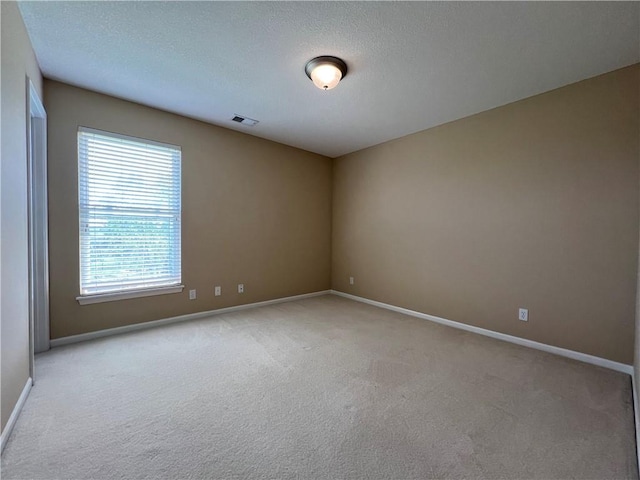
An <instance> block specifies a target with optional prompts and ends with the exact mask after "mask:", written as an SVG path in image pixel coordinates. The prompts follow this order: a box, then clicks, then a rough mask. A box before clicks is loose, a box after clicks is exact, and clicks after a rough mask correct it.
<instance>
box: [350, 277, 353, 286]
mask: <svg viewBox="0 0 640 480" xmlns="http://www.w3.org/2000/svg"><path fill="white" fill-rule="evenodd" d="M349 285H353V277H349Z"/></svg>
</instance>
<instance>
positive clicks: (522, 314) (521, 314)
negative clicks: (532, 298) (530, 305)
mask: <svg viewBox="0 0 640 480" xmlns="http://www.w3.org/2000/svg"><path fill="white" fill-rule="evenodd" d="M518 320H522V321H523V322H528V321H529V310H527V309H526V308H521V309H519V310H518Z"/></svg>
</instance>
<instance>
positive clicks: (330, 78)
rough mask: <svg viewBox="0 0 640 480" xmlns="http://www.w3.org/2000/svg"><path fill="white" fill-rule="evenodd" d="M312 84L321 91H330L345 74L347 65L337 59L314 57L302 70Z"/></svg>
mask: <svg viewBox="0 0 640 480" xmlns="http://www.w3.org/2000/svg"><path fill="white" fill-rule="evenodd" d="M304 70H305V72H306V73H307V76H308V77H309V78H310V79H311V80H312V81H313V84H314V85H315V86H316V87H318V88H320V89H322V90H331V89H332V88H334V87H335V86H336V85H338V83H340V80H342V79H343V78H344V77H345V75H346V74H347V64H346V63H344V62H343V61H342V60H340V59H339V58H337V57H316V58H314V59H313V60H309V62H308V63H307V65H306V66H305V68H304Z"/></svg>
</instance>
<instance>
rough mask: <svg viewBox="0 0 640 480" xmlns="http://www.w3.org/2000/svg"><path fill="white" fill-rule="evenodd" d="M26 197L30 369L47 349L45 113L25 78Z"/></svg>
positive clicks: (47, 275)
mask: <svg viewBox="0 0 640 480" xmlns="http://www.w3.org/2000/svg"><path fill="white" fill-rule="evenodd" d="M27 89H28V95H27V103H28V105H27V113H28V115H29V116H28V119H27V189H28V190H27V199H28V210H27V212H28V228H29V237H28V238H29V339H30V348H29V350H30V352H29V353H30V355H29V357H30V358H29V369H30V373H31V378H32V379H33V380H34V381H35V375H34V355H35V354H36V353H39V352H44V351H46V350H49V348H50V345H49V238H48V236H49V235H48V211H49V209H48V200H47V113H46V111H45V109H44V106H43V104H42V100H41V99H40V97H39V96H38V93H37V92H36V90H35V88H34V87H33V84H32V83H31V81H30V80H29V79H28V78H27Z"/></svg>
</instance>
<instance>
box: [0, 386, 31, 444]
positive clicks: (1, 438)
mask: <svg viewBox="0 0 640 480" xmlns="http://www.w3.org/2000/svg"><path fill="white" fill-rule="evenodd" d="M32 385H33V380H32V379H31V377H29V378H28V379H27V383H25V384H24V388H23V389H22V393H21V394H20V396H19V397H18V401H17V402H16V404H15V406H14V407H13V411H12V412H11V416H10V417H9V420H8V421H7V424H6V425H5V426H4V430H3V431H2V435H0V452H4V447H5V445H6V444H7V441H8V440H9V437H10V436H11V432H12V431H13V427H15V425H16V422H17V421H18V417H19V416H20V412H21V411H22V407H24V402H26V401H27V397H28V396H29V392H30V391H31V386H32Z"/></svg>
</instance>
